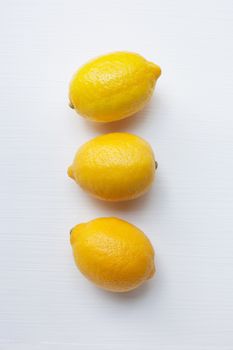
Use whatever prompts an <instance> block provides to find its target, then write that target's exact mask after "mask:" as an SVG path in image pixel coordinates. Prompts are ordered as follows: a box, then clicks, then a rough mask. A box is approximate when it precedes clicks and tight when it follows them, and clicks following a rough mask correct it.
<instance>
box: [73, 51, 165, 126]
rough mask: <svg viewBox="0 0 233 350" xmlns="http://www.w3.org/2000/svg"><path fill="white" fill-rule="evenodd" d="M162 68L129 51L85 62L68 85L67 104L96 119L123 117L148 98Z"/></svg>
mask: <svg viewBox="0 0 233 350" xmlns="http://www.w3.org/2000/svg"><path fill="white" fill-rule="evenodd" d="M160 74H161V69H160V67H159V66H157V65H156V64H154V63H152V62H149V61H147V60H146V59H144V58H143V57H142V56H140V55H138V54H136V53H131V52H114V53H110V54H107V55H103V56H100V57H98V58H96V59H93V60H92V61H90V62H88V63H87V64H85V65H84V66H83V67H81V68H80V69H79V70H78V71H77V73H76V74H75V75H74V77H73V79H72V81H71V83H70V89H69V99H70V106H71V107H72V108H74V109H75V110H76V111H77V112H78V113H79V114H81V115H82V116H84V117H86V118H88V119H91V120H95V121H97V122H111V121H114V120H119V119H124V118H126V117H129V116H131V115H132V114H134V113H136V112H138V111H140V110H141V109H142V108H143V107H144V106H145V104H146V103H147V102H148V101H149V99H150V97H151V95H152V93H153V90H154V87H155V83H156V81H157V79H158V78H159V76H160Z"/></svg>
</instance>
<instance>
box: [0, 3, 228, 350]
mask: <svg viewBox="0 0 233 350" xmlns="http://www.w3.org/2000/svg"><path fill="white" fill-rule="evenodd" d="M0 36H1V38H0V41H1V48H0V50H1V51H0V96H1V104H0V118H1V121H0V130H1V137H0V160H1V182H0V200H1V208H0V216H1V237H0V239H1V242H0V281H1V287H0V349H1V350H21V349H22V350H29V349H30V350H47V349H48V350H50V349H51V350H53V349H56V350H74V349H75V350H77V349H80V350H90V349H95V350H126V349H127V350H152V349H153V350H154V349H159V350H207V349H208V350H227V349H228V350H232V348H233V335H232V327H233V301H232V295H233V233H232V224H233V219H232V209H233V163H232V157H233V141H232V139H233V134H232V133H233V113H232V112H233V108H232V99H233V98H232V89H233V69H232V64H233V45H232V43H233V2H232V1H231V0H221V1H220V0H215V1H213V0H195V1H185V0H176V1H173V0H156V1H153V0H144V1H142V0H134V1H132V0H117V1H109V0H99V1H94V0H93V1H90V0H85V1H79V0H67V1H65V0H63V1H59V0H57V1H55V0H35V1H29V0H21V1H17V0H9V1H2V2H1V10H0ZM115 50H128V51H135V52H138V53H141V54H142V55H143V56H145V57H146V58H147V59H149V60H152V61H154V62H156V63H158V64H159V65H161V67H162V70H163V74H162V76H161V78H160V79H159V81H158V85H157V88H156V93H155V95H154V97H153V99H152V101H151V103H150V104H149V105H148V107H147V108H146V109H145V110H144V111H143V112H142V113H139V114H138V115H137V116H136V117H133V118H129V119H128V120H125V121H122V122H117V123H113V124H109V125H97V124H93V123H91V122H87V121H86V120H84V119H83V118H81V117H79V116H77V115H76V114H75V112H74V111H73V110H71V109H70V108H68V98H67V90H68V83H69V80H70V78H71V76H72V74H73V72H74V71H75V70H76V69H77V68H78V67H79V66H80V65H81V64H83V63H85V62H86V61H87V60H88V59H90V58H92V57H95V56H97V55H100V54H103V53H107V52H111V51H115ZM113 131H125V132H132V133H135V134H138V135H140V136H142V137H144V138H145V139H146V140H148V141H149V142H150V143H151V144H152V146H153V148H154V150H155V153H156V156H157V160H158V163H159V168H158V177H157V181H156V183H155V184H154V186H153V189H152V190H151V191H150V193H149V194H148V195H145V196H144V197H142V198H141V199H139V200H136V201H132V202H130V203H123V204H107V203H104V202H100V201H98V200H94V199H92V198H90V197H89V196H88V195H87V194H85V193H83V192H82V190H81V189H79V188H78V187H77V186H75V184H74V183H73V182H72V181H70V179H69V178H68V177H67V175H66V168H67V166H68V165H69V164H70V162H71V160H72V158H73V156H74V152H75V151H76V149H77V148H78V147H79V146H80V145H81V144H82V143H83V142H85V141H87V140H89V139H90V138H91V137H93V136H95V135H99V134H102V133H107V132H113ZM99 216H118V217H120V218H123V219H126V220H128V221H130V222H132V223H134V224H135V225H137V226H138V227H140V228H141V229H142V230H143V231H144V232H145V233H146V234H147V235H148V236H149V237H150V239H151V241H152V242H153V244H154V246H155V249H156V253H157V258H156V265H157V270H158V273H157V276H156V278H154V279H153V280H152V281H151V282H149V283H147V284H146V285H145V286H144V287H142V288H139V289H138V290H135V291H134V292H132V293H128V294H124V295H118V294H111V293H107V292H104V291H101V290H99V289H97V288H96V287H94V286H93V285H92V284H90V283H89V282H88V281H87V280H85V279H84V278H83V277H82V275H81V274H80V273H79V271H78V270H77V269H76V267H75V265H74V262H73V258H72V253H71V248H70V245H69V230H70V228H71V227H73V226H74V225H75V224H77V223H80V222H83V221H87V220H90V219H92V218H95V217H99Z"/></svg>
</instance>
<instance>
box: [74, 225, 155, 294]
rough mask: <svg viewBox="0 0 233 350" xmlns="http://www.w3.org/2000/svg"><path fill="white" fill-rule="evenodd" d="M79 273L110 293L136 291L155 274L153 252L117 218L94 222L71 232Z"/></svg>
mask: <svg viewBox="0 0 233 350" xmlns="http://www.w3.org/2000/svg"><path fill="white" fill-rule="evenodd" d="M70 242H71V246H72V249H73V255H74V259H75V263H76V265H77V267H78V268H79V270H80V271H81V272H82V273H83V275H84V276H85V277H87V278H88V279H89V280H90V281H92V282H93V283H95V284H96V285H97V286H99V287H101V288H103V289H106V290H109V291H112V292H127V291H130V290H132V289H134V288H137V287H138V286H140V285H141V284H142V283H144V282H145V281H146V280H148V279H150V278H151V277H152V276H153V275H154V273H155V265H154V249H153V247H152V245H151V243H150V241H149V239H148V238H147V237H146V235H145V234H144V233H143V232H142V231H141V230H139V229H138V228H137V227H136V226H134V225H132V224H130V223H128V222H126V221H124V220H121V219H118V218H98V219H94V220H91V221H89V222H87V223H83V224H79V225H77V226H75V227H74V228H73V229H72V230H71V236H70Z"/></svg>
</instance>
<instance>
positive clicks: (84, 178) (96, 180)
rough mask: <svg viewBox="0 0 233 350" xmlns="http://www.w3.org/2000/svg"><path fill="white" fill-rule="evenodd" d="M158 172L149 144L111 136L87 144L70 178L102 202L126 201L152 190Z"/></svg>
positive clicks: (121, 135)
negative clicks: (150, 188)
mask: <svg viewBox="0 0 233 350" xmlns="http://www.w3.org/2000/svg"><path fill="white" fill-rule="evenodd" d="M156 168H157V162H156V161H155V159H154V154H153V151H152V148H151V147H150V145H149V144H148V143H147V142H146V141H144V140H143V139H142V138H140V137H138V136H136V135H132V134H128V133H111V134H105V135H101V136H97V137H95V138H93V139H92V140H90V141H88V142H86V143H85V144H84V145H83V146H82V147H81V148H80V149H79V150H78V152H77V153H76V155H75V158H74V161H73V164H72V165H71V166H70V167H69V168H68V175H69V176H70V177H71V178H73V179H74V180H75V181H76V183H77V184H79V185H80V186H81V187H82V188H83V189H84V190H85V191H87V192H89V193H90V194H92V195H93V196H95V197H97V198H99V199H103V200H107V201H124V200H128V199H134V198H137V197H139V196H141V195H142V194H143V193H145V192H146V191H147V190H148V189H149V187H150V186H151V184H152V182H153V179H154V176H155V170H156Z"/></svg>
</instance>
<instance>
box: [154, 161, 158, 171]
mask: <svg viewBox="0 0 233 350" xmlns="http://www.w3.org/2000/svg"><path fill="white" fill-rule="evenodd" d="M157 168H158V163H157V162H156V160H155V169H157Z"/></svg>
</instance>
